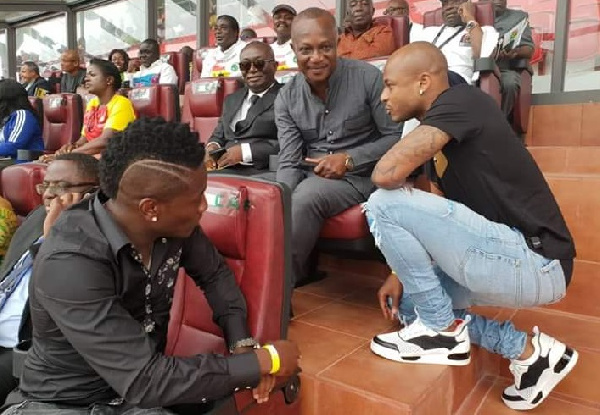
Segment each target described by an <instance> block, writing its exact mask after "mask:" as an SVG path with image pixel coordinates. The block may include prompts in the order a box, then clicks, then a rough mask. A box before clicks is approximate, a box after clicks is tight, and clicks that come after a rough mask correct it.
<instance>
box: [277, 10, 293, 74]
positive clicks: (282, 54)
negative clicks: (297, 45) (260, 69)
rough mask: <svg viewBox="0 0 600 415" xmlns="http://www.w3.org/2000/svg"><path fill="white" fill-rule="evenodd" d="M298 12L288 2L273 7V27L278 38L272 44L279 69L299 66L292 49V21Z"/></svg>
mask: <svg viewBox="0 0 600 415" xmlns="http://www.w3.org/2000/svg"><path fill="white" fill-rule="evenodd" d="M297 14H298V13H296V9H294V8H293V7H292V6H290V5H288V4H279V5H277V6H275V7H274V8H273V29H274V30H275V33H276V34H277V39H276V40H275V42H273V43H272V44H271V48H272V49H273V53H274V54H275V60H276V61H277V70H279V71H282V70H286V69H295V68H297V67H298V60H297V59H296V54H295V53H294V51H293V50H292V22H293V21H294V18H295V17H296V15H297Z"/></svg>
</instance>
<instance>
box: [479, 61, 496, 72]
mask: <svg viewBox="0 0 600 415" xmlns="http://www.w3.org/2000/svg"><path fill="white" fill-rule="evenodd" d="M495 69H496V61H495V60H494V59H493V58H477V59H475V62H474V63H473V70H474V71H475V72H482V71H483V72H494V71H495Z"/></svg>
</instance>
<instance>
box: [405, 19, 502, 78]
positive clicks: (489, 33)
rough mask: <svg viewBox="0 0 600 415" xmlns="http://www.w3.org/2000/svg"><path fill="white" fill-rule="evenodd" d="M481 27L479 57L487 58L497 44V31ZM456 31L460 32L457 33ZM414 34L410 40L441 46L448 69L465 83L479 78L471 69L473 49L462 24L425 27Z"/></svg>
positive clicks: (488, 27) (490, 27)
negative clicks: (481, 37)
mask: <svg viewBox="0 0 600 415" xmlns="http://www.w3.org/2000/svg"><path fill="white" fill-rule="evenodd" d="M481 29H482V30H483V39H482V40H481V57H482V58H487V57H490V56H492V53H493V52H494V49H496V46H497V45H498V32H496V29H494V28H493V27H492V26H482V27H481ZM457 32H460V33H458V34H457ZM438 34H439V36H438ZM415 35H416V36H415V38H414V39H412V33H411V42H414V41H418V40H421V41H425V42H429V43H433V44H434V45H435V46H437V47H441V49H440V50H441V51H442V53H443V54H444V56H445V57H446V60H447V61H448V69H449V70H451V71H454V72H456V73H458V74H459V75H461V76H462V77H463V78H465V80H466V81H467V83H469V84H473V83H474V82H475V81H476V80H477V79H478V78H479V72H477V73H476V72H474V70H473V64H474V61H473V50H472V49H471V43H470V42H469V41H468V36H467V32H466V30H465V29H464V27H463V26H457V27H446V26H441V27H440V26H431V27H425V28H423V29H422V30H421V31H420V32H418V33H415ZM436 38H437V39H436Z"/></svg>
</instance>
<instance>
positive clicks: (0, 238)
mask: <svg viewBox="0 0 600 415" xmlns="http://www.w3.org/2000/svg"><path fill="white" fill-rule="evenodd" d="M18 225H19V224H18V221H17V215H15V211H14V210H13V207H12V205H11V204H10V202H9V201H8V200H6V199H5V198H3V197H0V264H2V262H3V261H4V256H5V255H6V251H8V246H9V245H10V241H11V239H12V237H13V234H14V233H15V231H16V230H17V226H18ZM0 295H1V294H0ZM0 399H1V397H0Z"/></svg>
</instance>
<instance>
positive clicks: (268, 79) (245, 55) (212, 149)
mask: <svg viewBox="0 0 600 415" xmlns="http://www.w3.org/2000/svg"><path fill="white" fill-rule="evenodd" d="M240 70H241V71H242V78H243V79H244V83H245V87H244V88H242V89H240V90H238V91H236V92H234V93H233V94H231V95H229V96H227V98H225V102H224V104H223V114H222V116H221V118H220V119H219V122H218V124H217V127H216V128H215V130H214V131H213V134H212V136H211V137H210V139H209V140H208V144H207V146H206V149H207V166H208V167H209V168H211V169H223V168H227V169H228V172H231V173H237V174H243V175H255V174H261V173H265V171H266V169H268V168H269V156H270V155H272V154H277V153H278V152H279V143H278V141H277V127H276V126H275V114H274V104H275V98H276V97H277V93H278V92H279V89H280V88H281V87H282V85H281V84H280V83H278V82H276V81H275V71H276V70H277V62H276V61H275V56H274V54H273V50H272V49H271V47H270V46H269V45H268V44H266V43H263V42H252V43H250V44H248V45H247V46H246V47H245V48H244V49H243V50H242V52H241V54H240ZM211 153H212V155H211Z"/></svg>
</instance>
